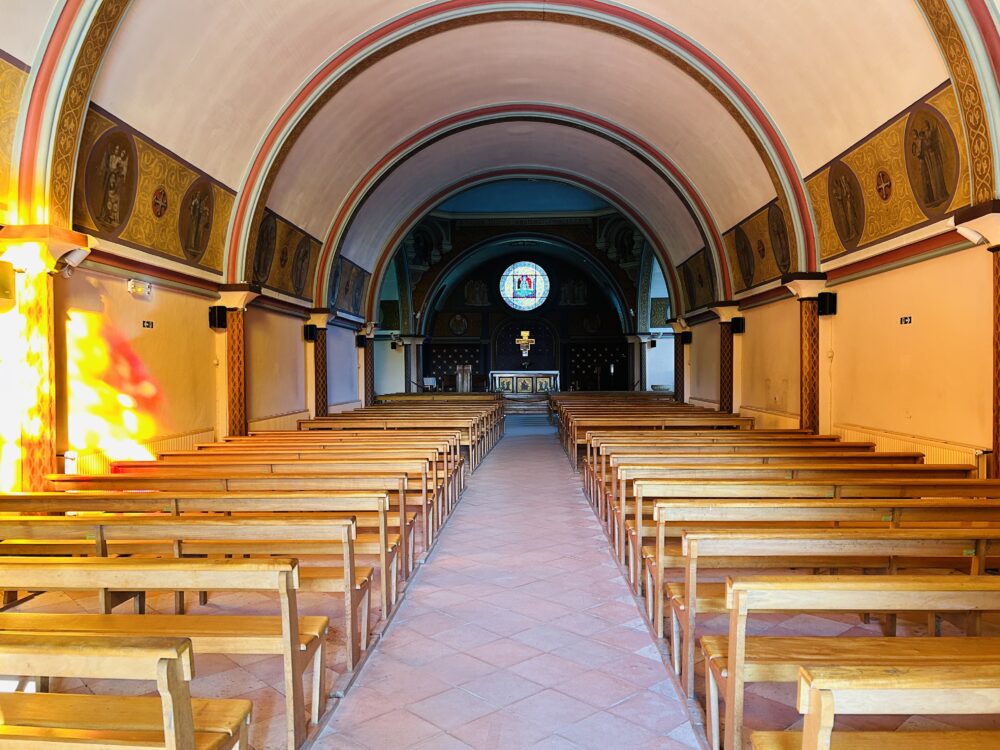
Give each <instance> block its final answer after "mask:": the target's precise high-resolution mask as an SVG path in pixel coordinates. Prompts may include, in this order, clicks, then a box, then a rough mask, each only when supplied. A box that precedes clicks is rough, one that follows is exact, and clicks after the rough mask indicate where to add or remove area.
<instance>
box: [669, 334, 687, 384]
mask: <svg viewBox="0 0 1000 750" xmlns="http://www.w3.org/2000/svg"><path fill="white" fill-rule="evenodd" d="M668 323H669V324H670V327H671V328H673V329H674V399H675V400H676V401H677V402H678V403H683V402H684V401H685V400H686V397H685V393H684V384H685V382H686V367H687V356H686V354H687V351H686V347H687V344H685V343H684V341H683V339H684V336H683V335H682V334H683V333H684V332H685V331H687V330H689V329H688V326H687V324H686V323H685V322H684V320H683V319H682V318H674V319H673V320H670V321H668Z"/></svg>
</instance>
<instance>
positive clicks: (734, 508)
mask: <svg viewBox="0 0 1000 750" xmlns="http://www.w3.org/2000/svg"><path fill="white" fill-rule="evenodd" d="M653 520H654V523H655V529H656V534H655V537H656V538H655V545H654V546H653V547H652V548H650V547H643V549H642V555H643V570H644V571H645V576H646V586H645V587H644V588H645V591H646V592H647V593H646V613H647V616H648V617H649V620H650V622H651V623H653V626H654V629H655V631H656V634H657V636H658V637H661V638H662V637H663V627H664V608H665V605H666V601H667V598H668V587H667V586H666V585H665V583H664V581H665V575H664V574H665V572H666V571H667V570H668V569H682V568H683V567H684V564H685V561H684V557H683V554H682V552H681V544H680V539H681V537H682V536H683V533H684V531H690V530H694V529H721V528H726V529H752V528H754V527H764V528H775V527H777V526H781V525H784V526H787V527H789V528H794V527H797V526H806V527H814V528H815V527H819V526H824V525H826V526H829V527H830V528H833V527H839V528H856V527H864V528H887V529H896V528H915V527H916V528H919V527H921V526H927V525H932V526H934V527H943V526H947V525H954V526H962V525H968V524H972V523H979V524H984V523H985V524H993V525H998V526H1000V502H989V501H982V500H966V499H957V498H940V499H935V498H929V499H921V498H851V499H836V500H827V499H808V498H805V499H779V498H771V499H760V500H734V499H708V500H697V499H677V500H659V501H657V503H656V505H655V507H654V509H653ZM703 566H704V565H703ZM701 589H702V594H701V595H700V597H699V599H702V598H704V599H705V600H707V601H708V602H717V601H720V600H722V599H723V597H724V594H725V591H724V587H723V586H722V585H721V584H719V585H715V584H703V585H702V587H701ZM678 592H679V593H680V596H678V597H677V598H676V600H675V599H674V598H671V604H672V607H671V620H672V621H673V619H674V618H675V617H676V618H678V619H679V618H680V616H681V613H682V612H683V609H684V607H686V606H687V602H686V598H685V597H683V586H675V587H673V588H672V590H671V593H678ZM674 607H676V608H677V611H674ZM702 611H709V607H708V606H706V608H705V609H704V610H701V609H699V614H700V613H701V612H702ZM716 611H719V610H716ZM679 627H680V625H679V623H678V622H673V624H672V627H671V630H670V633H671V637H672V638H673V634H675V633H676V632H677V630H678V629H679ZM674 652H675V654H677V653H679V649H677V648H675V649H674ZM675 668H676V669H678V671H679V666H677V665H676V662H675Z"/></svg>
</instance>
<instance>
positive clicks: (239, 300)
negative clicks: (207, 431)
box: [215, 284, 259, 437]
mask: <svg viewBox="0 0 1000 750" xmlns="http://www.w3.org/2000/svg"><path fill="white" fill-rule="evenodd" d="M258 294H259V293H258V292H257V291H254V290H252V289H250V288H249V285H246V284H243V285H235V284H234V285H232V287H230V288H228V289H226V288H224V290H223V291H222V292H221V293H220V295H219V297H220V299H219V301H218V304H221V305H222V306H224V307H225V308H226V328H225V330H221V331H217V332H216V333H217V336H216V356H217V358H218V361H219V370H218V373H217V376H216V381H215V382H216V393H217V394H218V397H217V398H218V402H217V409H216V428H215V429H216V434H217V435H218V436H220V437H222V436H229V435H246V434H247V378H246V368H247V362H246V309H247V305H249V304H250V302H251V301H253V300H254V299H255V298H256V297H257V296H258Z"/></svg>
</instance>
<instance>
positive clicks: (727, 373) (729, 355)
mask: <svg viewBox="0 0 1000 750" xmlns="http://www.w3.org/2000/svg"><path fill="white" fill-rule="evenodd" d="M711 310H712V312H714V313H715V314H716V315H718V316H719V411H721V412H727V413H730V414H731V413H733V411H734V409H735V410H736V411H739V404H738V403H737V402H736V401H735V400H734V398H733V396H734V391H733V386H734V375H733V373H734V371H737V370H741V368H740V367H739V363H738V362H736V359H735V356H734V354H735V349H734V346H733V322H732V321H733V318H734V317H736V314H737V313H738V312H739V307H738V303H736V302H723V303H719V304H716V305H714V306H713V307H712V308H711Z"/></svg>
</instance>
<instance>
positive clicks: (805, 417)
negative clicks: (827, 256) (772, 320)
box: [783, 273, 830, 432]
mask: <svg viewBox="0 0 1000 750" xmlns="http://www.w3.org/2000/svg"><path fill="white" fill-rule="evenodd" d="M783 281H784V283H785V286H786V287H788V289H790V290H791V292H792V294H794V295H795V296H796V297H798V298H799V426H800V427H801V428H802V429H803V430H809V431H811V432H819V430H820V402H821V401H827V403H829V397H830V394H829V393H826V394H824V393H823V392H822V389H821V379H820V368H819V359H820V348H821V340H820V322H819V299H818V297H819V294H820V292H822V291H823V289H825V288H826V275H825V274H822V273H810V274H796V275H793V276H788V277H786V278H785V279H783ZM826 329H827V333H828V334H829V333H830V327H829V325H827V326H826ZM828 429H829V428H828Z"/></svg>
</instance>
